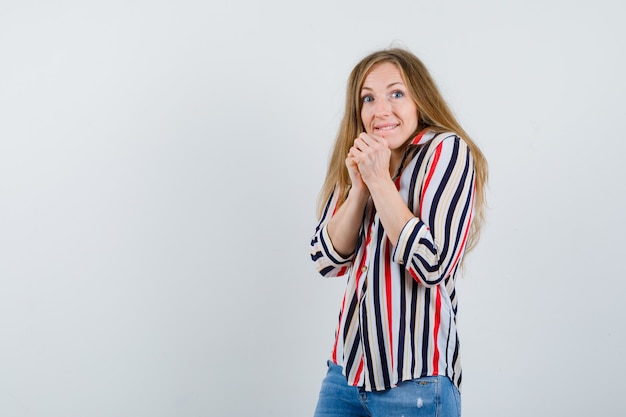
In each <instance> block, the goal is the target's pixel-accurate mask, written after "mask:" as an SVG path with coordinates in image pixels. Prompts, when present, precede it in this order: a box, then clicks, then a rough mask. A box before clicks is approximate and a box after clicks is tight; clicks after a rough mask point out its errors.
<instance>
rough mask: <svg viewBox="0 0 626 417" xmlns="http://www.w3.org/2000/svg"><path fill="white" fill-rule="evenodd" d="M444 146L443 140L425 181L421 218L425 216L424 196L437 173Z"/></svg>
mask: <svg viewBox="0 0 626 417" xmlns="http://www.w3.org/2000/svg"><path fill="white" fill-rule="evenodd" d="M442 147H443V142H441V143H440V144H439V145H438V146H437V149H435V154H434V155H433V163H432V165H431V166H430V171H428V176H427V177H426V181H424V189H423V190H422V198H421V199H420V218H422V219H423V218H424V216H423V215H422V214H423V213H422V208H423V207H424V204H423V203H424V196H425V195H426V191H427V190H428V185H429V184H430V180H431V179H432V177H433V174H434V173H435V169H436V168H437V163H438V162H439V156H440V155H441V148H442Z"/></svg>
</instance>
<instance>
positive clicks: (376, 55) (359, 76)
mask: <svg viewBox="0 0 626 417" xmlns="http://www.w3.org/2000/svg"><path fill="white" fill-rule="evenodd" d="M383 62H391V63H393V64H395V65H396V66H397V67H398V69H399V70H400V73H401V75H402V78H403V80H404V82H405V84H406V87H407V89H408V91H409V94H410V96H411V98H412V99H413V101H415V104H416V105H417V109H418V116H419V117H418V119H419V120H418V126H417V131H416V132H415V134H417V133H418V132H420V131H422V130H423V129H425V128H429V129H430V130H433V131H435V132H454V133H455V134H457V135H458V136H460V137H461V138H462V139H463V140H464V141H465V142H466V143H467V144H468V146H469V148H470V153H471V155H472V157H473V158H474V165H475V170H476V177H475V178H476V195H475V201H474V219H473V222H472V227H471V229H470V235H469V240H468V243H467V248H466V252H469V251H470V250H471V249H472V248H473V247H474V246H475V245H476V243H477V242H478V238H479V236H480V229H481V226H482V224H483V222H484V211H485V205H486V195H485V194H486V189H485V188H486V184H487V177H488V168H487V160H486V159H485V156H484V155H483V153H482V152H481V151H480V149H479V148H478V146H477V145H476V143H475V142H474V141H473V140H472V139H471V137H470V136H469V135H468V134H467V132H465V130H463V128H462V127H461V125H460V124H459V122H458V121H457V120H456V118H455V117H454V114H453V113H452V111H451V110H450V108H449V107H448V105H447V103H446V102H445V100H444V99H443V97H442V95H441V93H440V92H439V88H438V87H437V85H436V84H435V82H434V80H433V79H432V77H431V76H430V73H429V72H428V69H427V68H426V66H424V64H423V63H422V61H421V60H420V59H419V58H417V57H416V56H415V55H414V54H413V53H411V52H409V51H408V50H406V49H402V48H390V49H383V50H379V51H376V52H373V53H371V54H370V55H368V56H366V57H365V58H363V59H362V60H361V61H360V62H359V63H358V64H357V65H356V66H355V67H354V69H353V70H352V72H351V73H350V77H349V78H348V84H347V89H346V104H345V109H344V114H343V118H342V120H341V124H340V125H339V131H338V133H337V137H336V139H335V145H334V148H333V151H332V154H331V157H330V161H329V163H328V169H327V172H326V179H325V180H324V183H323V185H322V188H321V190H320V194H319V199H318V215H319V216H321V214H322V211H323V209H324V205H325V204H326V202H327V201H328V199H329V198H330V196H331V194H332V193H333V190H334V189H335V187H338V192H339V204H342V203H343V202H344V201H345V199H346V197H347V195H348V191H349V190H350V186H351V183H350V176H349V175H348V169H347V168H346V166H345V158H346V156H347V155H348V151H349V150H350V147H351V146H352V144H353V142H354V139H355V138H356V137H357V136H358V135H359V133H361V132H363V131H365V127H364V126H363V122H362V120H361V107H362V101H361V98H360V97H361V88H362V87H363V83H364V81H365V78H366V77H367V75H368V74H369V72H370V71H371V69H372V68H373V67H374V66H375V65H377V64H380V63H383ZM407 143H408V141H407Z"/></svg>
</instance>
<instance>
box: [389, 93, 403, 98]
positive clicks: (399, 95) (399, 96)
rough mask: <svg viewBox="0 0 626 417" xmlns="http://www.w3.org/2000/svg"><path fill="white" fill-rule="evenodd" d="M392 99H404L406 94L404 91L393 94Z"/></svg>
mask: <svg viewBox="0 0 626 417" xmlns="http://www.w3.org/2000/svg"><path fill="white" fill-rule="evenodd" d="M391 97H392V98H402V97H404V93H403V92H402V91H394V92H393V93H391Z"/></svg>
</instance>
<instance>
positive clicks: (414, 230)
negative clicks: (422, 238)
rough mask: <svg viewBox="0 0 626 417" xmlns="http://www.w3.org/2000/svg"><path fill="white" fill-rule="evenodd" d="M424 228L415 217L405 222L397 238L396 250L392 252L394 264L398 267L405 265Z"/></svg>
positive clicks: (422, 223)
mask: <svg viewBox="0 0 626 417" xmlns="http://www.w3.org/2000/svg"><path fill="white" fill-rule="evenodd" d="M424 227H426V224H424V222H423V221H421V220H420V219H419V218H417V217H413V218H412V219H411V220H409V221H408V222H406V224H405V225H404V227H403V228H402V231H401V232H400V236H399V237H398V242H397V243H396V248H395V249H394V251H393V261H394V262H396V263H398V264H400V265H405V264H406V263H407V262H409V259H410V257H411V253H412V252H413V250H412V248H413V244H414V243H415V240H416V239H418V237H419V235H420V234H421V233H420V232H421V231H422V229H423V228H424Z"/></svg>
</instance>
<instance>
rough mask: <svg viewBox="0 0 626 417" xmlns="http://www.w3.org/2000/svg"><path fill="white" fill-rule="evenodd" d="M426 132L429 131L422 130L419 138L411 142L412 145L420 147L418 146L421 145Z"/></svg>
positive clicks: (418, 135)
mask: <svg viewBox="0 0 626 417" xmlns="http://www.w3.org/2000/svg"><path fill="white" fill-rule="evenodd" d="M426 132H428V129H424V130H422V131H421V132H419V133H418V134H417V136H415V137H414V138H413V140H412V141H411V143H412V144H413V145H418V144H419V143H420V140H422V137H423V136H424V134H425V133H426Z"/></svg>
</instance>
